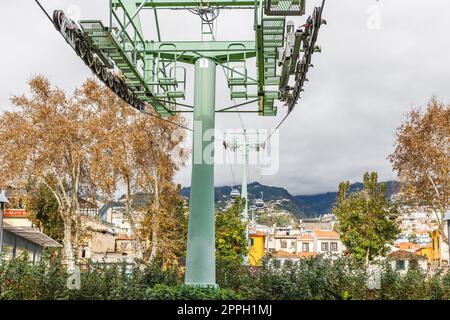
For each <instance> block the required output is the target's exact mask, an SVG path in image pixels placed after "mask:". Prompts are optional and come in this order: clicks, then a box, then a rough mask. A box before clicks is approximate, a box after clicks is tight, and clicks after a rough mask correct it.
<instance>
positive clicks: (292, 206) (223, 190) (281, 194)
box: [181, 181, 399, 218]
mask: <svg viewBox="0 0 450 320" xmlns="http://www.w3.org/2000/svg"><path fill="white" fill-rule="evenodd" d="M385 183H386V187H387V196H388V197H390V196H391V195H393V194H394V193H396V192H397V191H398V188H399V184H398V182H397V181H387V182H385ZM236 189H238V190H239V191H240V190H241V186H236ZM362 189H363V184H362V183H361V182H356V183H353V184H351V185H350V191H351V192H357V191H360V190H362ZM230 192H231V187H230V186H222V187H216V188H215V201H216V203H218V202H219V201H221V200H227V199H228V198H229V196H230ZM261 192H262V194H263V196H264V201H272V200H282V199H288V200H290V202H285V203H283V204H281V205H277V206H278V207H280V209H284V210H287V211H290V212H292V213H293V214H294V215H295V216H297V217H299V218H301V217H303V218H310V217H316V216H322V215H324V214H327V213H331V210H332V208H333V205H334V202H335V201H336V197H337V194H338V193H337V192H326V193H320V194H315V195H307V196H304V195H297V196H293V195H291V194H290V193H289V191H287V190H286V189H284V188H282V187H275V186H265V185H261V184H259V183H258V182H253V183H251V184H249V185H248V193H249V202H250V203H253V201H254V199H255V198H260V197H261ZM181 194H182V195H183V196H185V197H187V198H189V194H190V188H183V189H181Z"/></svg>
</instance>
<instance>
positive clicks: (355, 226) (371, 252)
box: [333, 172, 400, 265]
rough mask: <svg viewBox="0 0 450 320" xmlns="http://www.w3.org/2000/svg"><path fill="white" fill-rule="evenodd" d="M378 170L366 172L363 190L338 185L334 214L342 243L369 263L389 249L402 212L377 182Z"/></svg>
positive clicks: (345, 183)
mask: <svg viewBox="0 0 450 320" xmlns="http://www.w3.org/2000/svg"><path fill="white" fill-rule="evenodd" d="M377 180H378V177H377V174H376V173H375V172H372V173H371V174H369V173H366V174H365V175H364V189H363V190H362V191H360V192H354V193H350V182H348V181H346V182H342V183H341V184H340V185H339V193H338V197H337V202H336V205H335V207H334V208H333V213H334V214H335V215H336V217H337V219H338V223H337V231H338V232H339V234H340V237H341V240H342V243H344V245H345V246H346V247H347V250H348V252H349V253H350V254H352V255H353V256H354V257H355V259H356V260H357V261H360V262H365V263H366V265H368V264H369V262H370V261H371V260H373V258H375V257H377V256H383V255H384V254H385V253H386V252H387V246H386V244H388V243H389V242H391V241H392V240H394V239H395V237H396V236H397V235H398V233H399V232H400V231H399V228H398V222H397V218H398V215H399V212H398V210H397V207H396V205H395V204H393V203H390V202H389V200H388V199H386V185H385V184H384V183H382V184H378V182H377Z"/></svg>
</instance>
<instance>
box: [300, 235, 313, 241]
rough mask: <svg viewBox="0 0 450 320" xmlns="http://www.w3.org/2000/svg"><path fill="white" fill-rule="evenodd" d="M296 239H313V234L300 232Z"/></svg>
mask: <svg viewBox="0 0 450 320" xmlns="http://www.w3.org/2000/svg"><path fill="white" fill-rule="evenodd" d="M297 239H298V240H313V239H314V238H313V236H312V235H310V234H302V235H299V236H298V237H297Z"/></svg>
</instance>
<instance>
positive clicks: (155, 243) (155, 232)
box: [149, 172, 160, 263]
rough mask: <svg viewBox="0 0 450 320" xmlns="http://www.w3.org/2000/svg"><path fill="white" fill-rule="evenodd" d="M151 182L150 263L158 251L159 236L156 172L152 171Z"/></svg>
mask: <svg viewBox="0 0 450 320" xmlns="http://www.w3.org/2000/svg"><path fill="white" fill-rule="evenodd" d="M153 182H154V188H153V197H154V199H153V207H154V209H153V210H152V211H153V212H152V247H151V250H150V258H149V261H150V263H152V262H153V261H154V260H155V258H156V255H157V253H158V236H159V219H158V218H159V217H158V215H159V210H160V205H159V181H158V174H157V172H154V173H153Z"/></svg>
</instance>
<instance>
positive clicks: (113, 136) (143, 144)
mask: <svg viewBox="0 0 450 320" xmlns="http://www.w3.org/2000/svg"><path fill="white" fill-rule="evenodd" d="M82 92H83V96H84V97H85V98H86V100H87V101H86V102H87V103H88V104H90V105H95V106H96V111H97V112H96V114H95V116H94V117H92V118H91V119H89V123H88V124H87V126H88V127H89V130H90V132H91V133H92V136H93V137H94V138H95V139H96V143H95V144H94V145H93V148H92V158H93V160H92V176H93V177H94V179H93V181H94V182H95V183H96V185H97V187H98V188H99V189H100V190H102V191H103V192H104V193H105V194H106V195H109V196H112V195H113V194H114V192H115V191H116V189H117V187H118V186H121V185H123V186H124V187H125V212H126V215H127V217H128V219H129V221H130V226H131V229H132V231H133V234H134V236H135V238H136V240H137V242H138V243H141V242H142V241H144V240H146V237H147V236H148V237H150V248H151V249H150V253H149V260H150V261H153V260H154V258H155V257H156V255H157V254H158V251H159V249H160V247H167V246H166V245H162V246H160V245H159V242H160V238H161V237H160V236H161V233H162V232H160V228H161V225H162V224H168V225H170V224H172V223H173V221H169V220H170V219H172V218H175V216H176V215H173V209H174V208H172V207H171V205H172V204H173V203H172V202H173V201H175V200H174V199H173V198H172V194H173V192H176V186H175V185H174V183H173V182H172V180H173V177H174V175H175V172H176V171H177V169H178V168H179V167H180V166H182V165H183V164H184V162H185V160H186V156H187V153H186V152H185V150H184V148H183V147H182V143H183V141H184V139H185V132H184V130H183V129H180V126H184V125H185V123H184V119H183V118H182V117H180V116H173V117H171V118H170V122H167V121H163V120H162V119H160V118H159V117H158V116H157V115H156V114H155V113H153V111H149V113H150V114H144V113H139V112H137V111H136V110H133V109H132V108H130V107H129V106H128V105H127V104H126V103H124V102H123V101H122V100H121V99H120V98H118V97H117V96H116V95H115V94H114V93H112V92H111V91H110V90H109V89H108V88H107V87H104V86H101V85H99V84H98V83H97V82H96V81H93V80H89V81H87V82H86V83H85V84H84V85H83V87H82ZM177 124H178V125H179V126H177ZM136 193H146V194H148V195H150V198H151V203H150V206H149V207H148V208H142V207H140V208H137V207H133V194H136ZM162 194H164V195H165V196H164V199H163V197H162V196H161V195H162ZM168 199H171V200H168ZM148 216H150V219H149V218H148ZM169 217H170V219H169ZM144 220H145V226H144V224H143V222H144ZM144 228H148V229H149V230H146V229H144ZM162 228H163V229H164V227H162ZM162 237H165V238H167V235H166V234H162ZM169 238H170V237H169ZM163 242H164V240H163ZM136 248H137V251H138V252H137V254H138V257H139V258H143V257H144V252H142V250H141V247H140V246H139V245H138V246H137V247H136ZM170 252H172V251H170ZM165 253H166V254H167V253H168V252H167V251H166V252H165Z"/></svg>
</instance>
